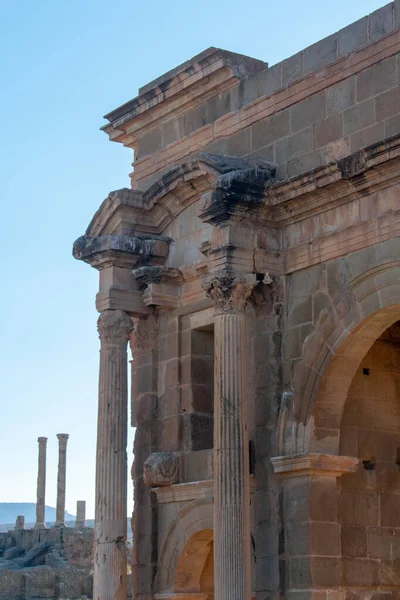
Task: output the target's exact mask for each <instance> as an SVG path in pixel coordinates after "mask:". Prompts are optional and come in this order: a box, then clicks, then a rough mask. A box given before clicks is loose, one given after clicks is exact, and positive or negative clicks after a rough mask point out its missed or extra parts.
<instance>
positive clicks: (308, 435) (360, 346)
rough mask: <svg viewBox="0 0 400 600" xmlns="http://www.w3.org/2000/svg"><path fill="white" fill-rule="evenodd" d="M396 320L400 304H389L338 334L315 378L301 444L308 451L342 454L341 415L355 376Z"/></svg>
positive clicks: (399, 311) (399, 313)
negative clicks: (315, 387) (313, 396)
mask: <svg viewBox="0 0 400 600" xmlns="http://www.w3.org/2000/svg"><path fill="white" fill-rule="evenodd" d="M399 319H400V305H399V304H396V305H392V306H389V307H386V308H382V309H381V310H378V311H376V312H375V313H373V314H372V315H370V316H369V317H368V318H366V319H364V320H363V321H362V322H361V323H360V324H359V325H357V326H356V327H354V328H353V329H350V330H349V329H346V331H344V332H343V333H342V335H341V336H340V337H339V339H338V340H337V342H336V344H335V345H334V347H333V348H332V352H331V360H330V362H329V365H328V367H327V368H326V371H325V373H324V375H323V376H320V377H319V378H318V382H319V387H318V394H317V397H316V401H315V404H314V406H313V411H312V416H311V418H310V419H309V422H308V423H307V424H306V426H305V427H304V430H305V431H304V434H303V439H304V442H303V443H304V445H308V451H309V452H323V453H327V454H341V452H340V449H339V444H340V430H341V424H342V417H343V413H344V409H345V404H346V400H347V397H348V394H349V390H350V388H351V385H352V382H353V380H354V377H355V376H356V374H357V372H358V370H359V368H360V365H361V364H362V361H363V359H364V357H365V356H366V355H367V354H368V353H369V351H370V350H371V348H372V347H373V346H374V344H375V343H376V341H377V340H378V339H379V338H380V336H382V334H383V333H384V332H385V331H386V330H387V329H388V328H389V327H391V326H392V325H393V323H395V322H396V321H398V320H399ZM299 441H300V443H301V439H299Z"/></svg>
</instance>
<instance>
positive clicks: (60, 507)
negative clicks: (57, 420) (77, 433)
mask: <svg viewBox="0 0 400 600" xmlns="http://www.w3.org/2000/svg"><path fill="white" fill-rule="evenodd" d="M57 437H58V473H57V505H56V522H55V527H66V524H65V491H66V489H65V488H66V481H67V442H68V438H69V435H68V433H57Z"/></svg>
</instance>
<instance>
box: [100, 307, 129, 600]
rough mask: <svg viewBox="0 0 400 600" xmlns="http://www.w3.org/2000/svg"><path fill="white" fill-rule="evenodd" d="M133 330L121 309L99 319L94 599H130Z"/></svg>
mask: <svg viewBox="0 0 400 600" xmlns="http://www.w3.org/2000/svg"><path fill="white" fill-rule="evenodd" d="M132 329H133V323H132V320H131V319H130V317H129V316H128V315H127V314H126V313H125V312H123V311H120V310H107V311H105V312H103V313H101V315H100V317H99V320H98V331H99V336H100V341H101V348H100V381H99V406H98V421H97V453H96V513H95V530H94V574H93V600H125V599H126V575H127V573H126V571H127V559H126V534H127V456H126V446H127V434H128V389H127V344H128V339H129V335H130V333H131V331H132Z"/></svg>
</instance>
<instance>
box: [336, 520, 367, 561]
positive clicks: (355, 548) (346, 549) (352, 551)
mask: <svg viewBox="0 0 400 600" xmlns="http://www.w3.org/2000/svg"><path fill="white" fill-rule="evenodd" d="M341 539H342V555H343V556H351V557H358V558H362V557H366V556H367V530H366V528H365V527H351V526H350V527H346V526H342V528H341Z"/></svg>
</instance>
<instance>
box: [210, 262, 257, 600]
mask: <svg viewBox="0 0 400 600" xmlns="http://www.w3.org/2000/svg"><path fill="white" fill-rule="evenodd" d="M254 287H255V282H254V281H253V279H252V278H250V281H249V282H245V281H242V280H240V279H239V280H238V279H235V278H234V277H232V276H231V275H230V274H229V272H227V273H225V272H221V273H220V274H218V275H215V276H214V277H213V278H212V280H211V282H210V284H209V285H208V286H207V288H206V291H207V294H208V295H209V296H210V297H211V298H212V299H213V301H214V306H215V316H214V345H215V366H214V369H215V375H214V578H215V584H214V585H215V600H250V599H251V538H250V468H249V439H248V417H247V384H246V316H245V308H246V304H247V301H248V299H249V298H250V296H251V293H252V291H253V288H254Z"/></svg>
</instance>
